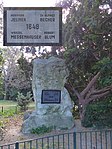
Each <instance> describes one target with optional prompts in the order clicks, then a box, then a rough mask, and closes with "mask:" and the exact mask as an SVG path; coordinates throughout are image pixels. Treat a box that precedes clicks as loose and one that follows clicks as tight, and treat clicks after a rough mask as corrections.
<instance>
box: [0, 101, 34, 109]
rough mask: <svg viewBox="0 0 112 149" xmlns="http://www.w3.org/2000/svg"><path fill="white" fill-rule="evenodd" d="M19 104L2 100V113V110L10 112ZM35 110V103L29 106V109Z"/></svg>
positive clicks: (0, 105) (0, 106)
mask: <svg viewBox="0 0 112 149" xmlns="http://www.w3.org/2000/svg"><path fill="white" fill-rule="evenodd" d="M16 106H17V102H16V101H9V100H0V111H1V110H2V108H3V110H9V109H13V108H16ZM34 108H35V103H34V102H32V103H30V104H29V109H34Z"/></svg>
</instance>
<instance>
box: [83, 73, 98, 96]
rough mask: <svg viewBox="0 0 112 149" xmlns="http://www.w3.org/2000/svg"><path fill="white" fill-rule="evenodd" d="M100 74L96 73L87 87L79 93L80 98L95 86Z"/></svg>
mask: <svg viewBox="0 0 112 149" xmlns="http://www.w3.org/2000/svg"><path fill="white" fill-rule="evenodd" d="M99 75H100V72H98V73H97V74H96V75H95V76H94V77H93V78H92V80H91V81H90V82H89V84H88V85H87V87H86V88H85V89H84V90H83V91H82V92H81V96H82V97H84V96H85V95H86V94H87V93H88V92H89V90H90V89H91V87H92V86H93V85H94V84H95V82H96V80H97V78H98V77H99Z"/></svg>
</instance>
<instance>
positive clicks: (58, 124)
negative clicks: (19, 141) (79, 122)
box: [22, 112, 74, 133]
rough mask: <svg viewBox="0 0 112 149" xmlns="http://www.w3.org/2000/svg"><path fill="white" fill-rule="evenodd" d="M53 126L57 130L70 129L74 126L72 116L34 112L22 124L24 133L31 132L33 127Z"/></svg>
mask: <svg viewBox="0 0 112 149" xmlns="http://www.w3.org/2000/svg"><path fill="white" fill-rule="evenodd" d="M42 125H44V126H46V127H52V128H54V129H55V130H64V129H70V128H72V127H73V126H74V119H73V117H72V116H66V117H65V116H63V115H61V114H49V115H48V114H47V115H37V114H36V113H35V112H33V113H32V114H31V115H30V116H29V118H27V119H26V120H25V121H24V123H23V125H22V132H23V133H31V131H32V129H35V128H38V127H41V126H42Z"/></svg>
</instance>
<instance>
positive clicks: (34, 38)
mask: <svg viewBox="0 0 112 149" xmlns="http://www.w3.org/2000/svg"><path fill="white" fill-rule="evenodd" d="M61 21H62V9H61V8H60V7H50V8H49V7H42V8H41V7H36V8H33V7H31V8H29V7H28V8H27V7H26V8H24V7H21V8H18V7H5V8H4V45H6V46H8V45H9V46H14V45H15V46H21V45H35V46H38V45H46V46H47V45H49V46H50V45H61V44H62V39H61V38H62V33H61V32H62V22H61Z"/></svg>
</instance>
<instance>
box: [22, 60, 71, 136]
mask: <svg viewBox="0 0 112 149" xmlns="http://www.w3.org/2000/svg"><path fill="white" fill-rule="evenodd" d="M68 75H69V72H68V69H67V68H66V65H65V61H64V60H63V59H60V58H57V57H50V58H49V59H35V60H34V62H33V80H32V89H33V95H34V100H35V104H36V109H35V111H34V112H32V114H30V115H29V116H28V118H27V119H26V120H25V121H24V123H23V125H22V132H23V133H30V131H31V130H32V128H37V127H41V126H42V125H45V126H46V127H50V126H52V127H55V128H56V129H58V130H59V129H65V128H67V129H70V128H71V127H72V126H73V125H74V119H73V116H72V112H71V111H72V108H73V103H72V102H71V99H70V96H69V93H68V91H67V90H66V88H65V87H64V85H65V83H66V79H67V77H68Z"/></svg>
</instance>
